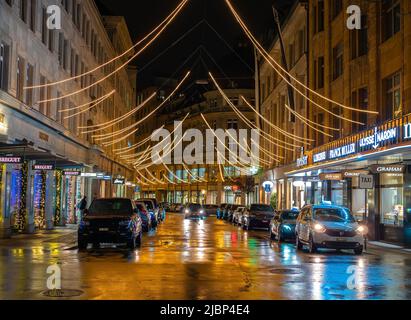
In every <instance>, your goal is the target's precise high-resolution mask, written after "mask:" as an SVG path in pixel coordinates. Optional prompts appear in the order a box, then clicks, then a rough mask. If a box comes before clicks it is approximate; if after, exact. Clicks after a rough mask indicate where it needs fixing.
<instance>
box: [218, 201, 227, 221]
mask: <svg viewBox="0 0 411 320" xmlns="http://www.w3.org/2000/svg"><path fill="white" fill-rule="evenodd" d="M227 206H228V204H227V203H222V204H221V205H220V206H219V207H218V209H217V219H222V218H223V215H224V210H225V208H226V207H227Z"/></svg>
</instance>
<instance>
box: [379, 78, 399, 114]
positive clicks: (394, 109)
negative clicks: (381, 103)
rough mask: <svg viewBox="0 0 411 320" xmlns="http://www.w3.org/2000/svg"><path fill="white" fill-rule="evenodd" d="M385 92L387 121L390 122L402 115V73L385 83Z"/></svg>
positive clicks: (387, 79) (386, 80)
mask: <svg viewBox="0 0 411 320" xmlns="http://www.w3.org/2000/svg"><path fill="white" fill-rule="evenodd" d="M383 86H384V90H385V108H384V109H385V110H384V111H385V115H384V116H385V119H384V120H390V119H394V118H398V117H400V116H401V115H402V103H401V73H400V72H398V73H396V74H394V75H393V76H390V77H388V78H386V79H384V81H383Z"/></svg>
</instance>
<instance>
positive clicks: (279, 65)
mask: <svg viewBox="0 0 411 320" xmlns="http://www.w3.org/2000/svg"><path fill="white" fill-rule="evenodd" d="M225 2H226V4H227V5H228V7H229V9H230V11H231V13H232V14H233V15H234V17H235V18H236V20H237V22H238V23H239V24H240V26H241V28H242V29H243V31H244V32H245V33H246V35H247V36H248V38H249V39H250V41H251V42H252V43H253V44H254V46H255V47H256V49H257V50H258V51H259V52H260V53H261V54H262V55H263V57H264V58H265V60H269V61H271V62H272V63H274V64H275V66H276V67H274V66H273V65H272V63H270V65H271V66H272V67H273V68H274V70H275V71H276V72H277V73H278V74H279V75H280V76H281V77H282V78H283V79H284V80H285V81H286V82H287V83H288V84H289V85H292V84H291V83H289V82H288V81H287V79H286V77H285V76H284V75H283V74H282V73H284V74H286V75H288V76H289V77H290V78H291V79H292V80H294V81H295V82H296V83H297V84H298V85H300V86H301V87H303V88H304V89H306V90H308V91H309V92H310V93H312V94H314V95H315V96H317V97H319V98H321V99H323V100H325V101H327V102H329V103H332V104H334V105H337V106H339V107H341V108H343V109H347V110H351V111H356V112H362V113H369V114H378V112H376V111H370V110H364V109H358V108H353V107H350V106H346V105H344V104H342V103H339V102H338V101H335V100H332V99H330V98H328V97H326V96H324V95H321V94H319V93H318V92H316V91H315V90H313V89H311V88H310V87H308V86H306V85H305V84H304V83H303V82H301V81H299V80H298V79H297V78H296V77H294V76H293V75H292V74H291V73H289V72H288V71H287V70H286V69H285V68H284V67H283V66H282V65H281V64H279V63H278V62H277V61H276V60H275V59H274V58H273V57H271V56H270V54H269V53H268V52H267V51H266V50H265V49H264V47H263V46H262V45H261V44H260V43H259V42H258V40H257V39H256V38H255V37H254V36H253V34H252V33H251V31H250V30H249V29H248V27H247V25H246V24H245V23H244V21H243V20H242V19H241V17H240V15H239V14H238V13H237V11H236V10H235V9H234V7H233V5H232V4H231V3H230V1H229V0H225ZM267 62H268V61H267ZM277 68H279V69H280V70H281V71H282V72H280V71H279V70H278V69H277Z"/></svg>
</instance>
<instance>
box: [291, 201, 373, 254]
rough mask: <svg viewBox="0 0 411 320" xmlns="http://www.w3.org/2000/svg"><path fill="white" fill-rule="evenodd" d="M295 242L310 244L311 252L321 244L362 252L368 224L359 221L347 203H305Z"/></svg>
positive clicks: (329, 247) (298, 244) (327, 246)
mask: <svg viewBox="0 0 411 320" xmlns="http://www.w3.org/2000/svg"><path fill="white" fill-rule="evenodd" d="M295 232H296V246H297V249H298V250H301V249H302V248H303V245H307V246H308V249H309V252H311V253H314V252H316V251H317V249H318V248H327V249H338V250H342V249H352V250H354V253H355V254H357V255H360V254H362V252H363V250H364V247H365V242H366V234H367V228H366V227H365V226H361V225H359V224H358V223H357V222H356V220H355V218H354V216H353V215H352V214H351V212H350V210H349V209H348V208H345V207H341V206H337V205H332V204H331V205H330V204H320V205H307V206H305V207H304V208H303V209H302V210H301V212H300V214H299V216H298V219H297V224H296V229H295Z"/></svg>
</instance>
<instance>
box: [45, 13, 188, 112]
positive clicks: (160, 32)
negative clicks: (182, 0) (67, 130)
mask: <svg viewBox="0 0 411 320" xmlns="http://www.w3.org/2000/svg"><path fill="white" fill-rule="evenodd" d="M181 9H182V7H180V8H179V9H178V11H177V12H175V13H174V15H173V17H175V16H177V15H178V13H179V12H180V11H181ZM171 21H173V20H169V21H167V23H166V24H165V25H164V26H163V27H161V29H160V31H158V32H157V34H156V35H155V36H154V37H153V38H152V39H151V40H150V41H149V42H148V43H146V44H145V45H144V47H142V48H141V49H140V50H139V51H138V52H137V53H135V54H134V55H133V56H132V57H131V58H129V59H128V60H127V61H126V62H124V63H123V64H121V65H120V66H119V67H118V68H116V69H115V70H114V71H113V72H111V73H109V74H108V75H106V76H104V77H103V78H101V79H99V80H97V81H95V82H93V83H92V84H90V85H89V86H86V87H84V88H82V89H79V90H76V91H74V92H71V93H69V94H66V95H63V96H60V97H55V98H51V99H45V100H41V101H38V102H37V103H38V104H41V103H47V102H52V101H57V100H62V99H65V98H69V97H72V96H74V95H77V94H79V93H81V92H84V91H87V90H89V89H90V88H92V87H95V86H96V85H97V84H99V83H102V82H103V81H105V80H107V79H108V78H111V77H112V76H113V75H115V74H116V73H118V72H119V71H120V70H122V69H124V68H125V67H126V66H127V65H128V64H129V63H130V62H131V61H133V60H134V59H135V58H137V57H138V56H139V55H140V54H141V53H142V52H144V51H145V50H146V49H147V48H148V47H149V46H150V45H151V44H152V43H153V42H154V41H155V40H156V39H157V38H158V37H159V36H160V35H161V34H162V33H163V31H164V30H165V29H166V28H167V27H168V25H169V24H170V23H171Z"/></svg>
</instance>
